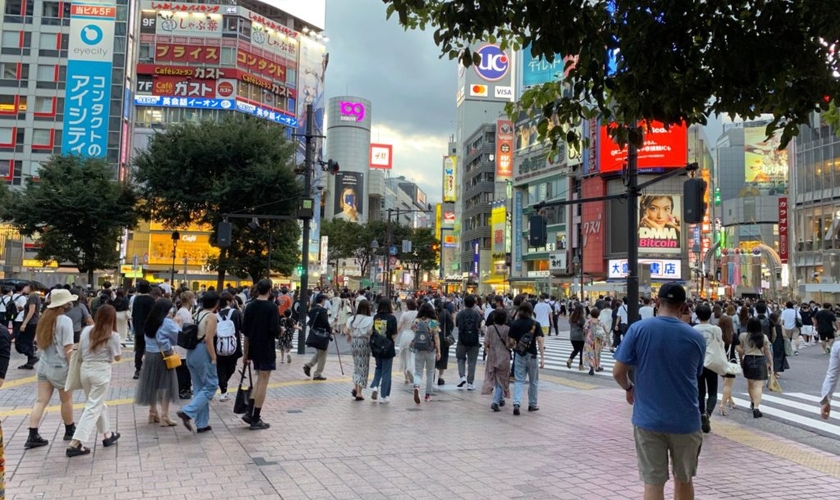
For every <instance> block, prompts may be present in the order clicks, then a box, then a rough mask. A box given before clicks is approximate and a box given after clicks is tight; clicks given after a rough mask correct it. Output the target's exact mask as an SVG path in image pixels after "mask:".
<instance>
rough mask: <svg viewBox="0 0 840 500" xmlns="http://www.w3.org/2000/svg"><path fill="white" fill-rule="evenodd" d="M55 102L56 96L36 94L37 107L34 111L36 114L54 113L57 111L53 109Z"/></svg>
mask: <svg viewBox="0 0 840 500" xmlns="http://www.w3.org/2000/svg"><path fill="white" fill-rule="evenodd" d="M54 102H55V97H43V96H36V97H35V108H34V109H33V110H32V111H34V112H35V113H36V114H53V113H55V111H54V109H53V103H54Z"/></svg>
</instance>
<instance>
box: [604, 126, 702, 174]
mask: <svg viewBox="0 0 840 500" xmlns="http://www.w3.org/2000/svg"><path fill="white" fill-rule="evenodd" d="M599 140H600V154H599V160H600V167H601V173H608V172H620V171H621V169H622V167H623V166H624V164H626V163H627V147H625V148H624V149H622V148H620V147H619V146H618V144H617V143H616V142H615V141H614V140H613V139H612V138H611V137H610V136H609V134H608V133H607V127H606V126H602V127H601V131H600V137H599ZM687 162H688V128H687V127H686V126H685V125H684V124H683V125H671V126H670V127H669V128H668V130H665V126H664V125H663V124H662V123H661V122H652V123H651V127H650V130H648V131H645V144H644V147H642V148H640V149H639V161H638V165H639V170H645V169H651V168H663V167H666V168H667V167H671V168H677V167H684V166H685V165H686V163H687Z"/></svg>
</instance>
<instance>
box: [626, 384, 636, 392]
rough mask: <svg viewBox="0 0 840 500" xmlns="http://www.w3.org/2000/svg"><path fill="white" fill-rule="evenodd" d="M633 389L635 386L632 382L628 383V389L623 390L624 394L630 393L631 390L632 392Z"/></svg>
mask: <svg viewBox="0 0 840 500" xmlns="http://www.w3.org/2000/svg"><path fill="white" fill-rule="evenodd" d="M634 387H636V384H634V383H632V382H631V383H630V387H628V388H627V389H624V390H625V391H626V392H630V391H632V390H633V388H634Z"/></svg>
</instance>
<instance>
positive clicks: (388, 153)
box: [370, 144, 394, 170]
mask: <svg viewBox="0 0 840 500" xmlns="http://www.w3.org/2000/svg"><path fill="white" fill-rule="evenodd" d="M393 152H394V147H393V146H392V145H390V144H371V145H370V168H381V169H384V170H391V168H393V166H394V160H393Z"/></svg>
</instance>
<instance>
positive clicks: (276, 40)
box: [251, 22, 298, 63]
mask: <svg viewBox="0 0 840 500" xmlns="http://www.w3.org/2000/svg"><path fill="white" fill-rule="evenodd" d="M251 42H252V43H253V44H254V45H255V46H257V47H259V48H261V49H264V50H268V51H270V52H273V53H275V54H277V55H279V56H282V57H284V58H287V59H289V60H293V61H295V62H296V63H297V47H298V43H297V40H295V39H294V38H292V37H290V36H289V35H287V34H285V33H282V32H280V31H275V30H273V29H271V28H267V27H265V26H262V25H260V24H257V23H256V22H255V23H253V24H252V25H251Z"/></svg>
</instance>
